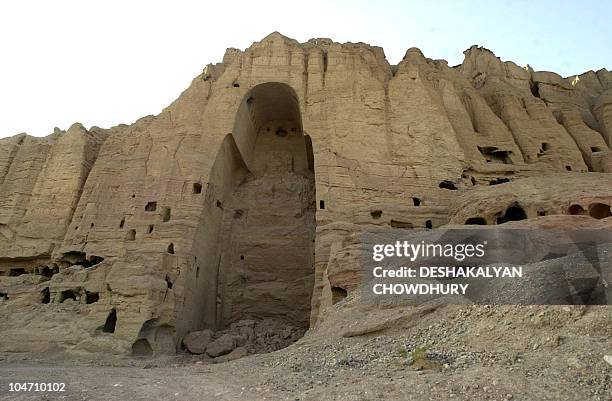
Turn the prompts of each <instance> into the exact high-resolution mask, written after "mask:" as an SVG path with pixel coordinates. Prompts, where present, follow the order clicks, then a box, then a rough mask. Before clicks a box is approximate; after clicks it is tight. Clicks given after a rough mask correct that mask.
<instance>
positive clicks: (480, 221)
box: [465, 217, 487, 226]
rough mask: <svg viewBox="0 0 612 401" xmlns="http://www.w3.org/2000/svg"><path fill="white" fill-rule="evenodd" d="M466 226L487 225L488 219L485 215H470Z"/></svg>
mask: <svg viewBox="0 0 612 401" xmlns="http://www.w3.org/2000/svg"><path fill="white" fill-rule="evenodd" d="M465 225H466V226H486V225H487V221H486V220H485V219H484V218H483V217H470V218H469V219H467V220H466V221H465Z"/></svg>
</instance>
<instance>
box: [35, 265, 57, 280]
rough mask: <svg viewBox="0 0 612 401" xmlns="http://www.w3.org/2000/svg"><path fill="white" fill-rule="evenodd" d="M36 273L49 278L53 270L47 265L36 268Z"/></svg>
mask: <svg viewBox="0 0 612 401" xmlns="http://www.w3.org/2000/svg"><path fill="white" fill-rule="evenodd" d="M38 274H40V275H41V276H43V277H46V278H51V277H53V274H54V273H53V270H51V269H50V268H49V266H45V267H43V268H42V269H39V270H38Z"/></svg>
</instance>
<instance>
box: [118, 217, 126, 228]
mask: <svg viewBox="0 0 612 401" xmlns="http://www.w3.org/2000/svg"><path fill="white" fill-rule="evenodd" d="M124 225H125V219H121V222H119V228H123V226H124Z"/></svg>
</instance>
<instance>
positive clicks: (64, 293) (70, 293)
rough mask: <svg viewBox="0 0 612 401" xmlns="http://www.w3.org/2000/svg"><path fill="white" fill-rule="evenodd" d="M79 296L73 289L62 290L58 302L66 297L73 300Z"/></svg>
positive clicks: (63, 300)
mask: <svg viewBox="0 0 612 401" xmlns="http://www.w3.org/2000/svg"><path fill="white" fill-rule="evenodd" d="M78 297H79V294H78V293H77V292H76V291H74V290H64V291H62V292H61V293H60V299H59V301H60V303H63V302H65V301H66V300H68V299H72V300H73V301H76V300H77V298H78Z"/></svg>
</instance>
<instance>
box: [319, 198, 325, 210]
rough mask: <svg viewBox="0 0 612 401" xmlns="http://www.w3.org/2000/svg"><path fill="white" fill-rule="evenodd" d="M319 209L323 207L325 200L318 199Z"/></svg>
mask: <svg viewBox="0 0 612 401" xmlns="http://www.w3.org/2000/svg"><path fill="white" fill-rule="evenodd" d="M319 209H321V210H323V209H325V201H324V200H320V201H319Z"/></svg>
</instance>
